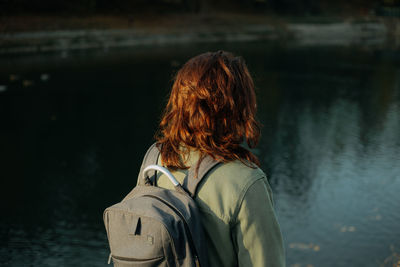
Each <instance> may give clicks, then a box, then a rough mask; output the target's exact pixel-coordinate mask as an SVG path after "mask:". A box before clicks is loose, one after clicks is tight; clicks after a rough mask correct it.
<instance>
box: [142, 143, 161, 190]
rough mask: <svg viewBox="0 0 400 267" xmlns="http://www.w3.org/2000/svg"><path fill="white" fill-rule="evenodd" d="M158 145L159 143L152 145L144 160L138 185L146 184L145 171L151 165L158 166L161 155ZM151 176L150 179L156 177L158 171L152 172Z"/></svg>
mask: <svg viewBox="0 0 400 267" xmlns="http://www.w3.org/2000/svg"><path fill="white" fill-rule="evenodd" d="M156 145H157V143H154V144H152V145H151V146H150V148H149V149H148V150H147V152H146V155H145V156H144V158H143V162H142V166H141V167H140V172H139V176H138V185H145V184H146V181H145V178H144V177H143V170H144V169H145V168H146V167H147V166H149V165H152V164H157V161H158V157H159V155H160V150H159V149H158V147H157V146H156ZM149 174H150V176H149V177H152V176H155V175H156V170H151V171H150V172H149Z"/></svg>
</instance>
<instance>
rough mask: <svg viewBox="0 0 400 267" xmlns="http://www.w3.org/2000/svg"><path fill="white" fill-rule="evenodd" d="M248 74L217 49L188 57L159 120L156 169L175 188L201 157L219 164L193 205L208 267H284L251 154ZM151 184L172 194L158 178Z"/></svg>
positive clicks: (264, 186) (267, 193)
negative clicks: (171, 176) (167, 173)
mask: <svg viewBox="0 0 400 267" xmlns="http://www.w3.org/2000/svg"><path fill="white" fill-rule="evenodd" d="M255 113H256V97H255V93H254V84H253V80H252V78H251V76H250V73H249V71H248V69H247V67H246V65H245V63H244V61H243V60H242V59H241V58H240V57H235V56H233V55H232V54H231V53H228V52H224V51H218V52H216V53H210V52H209V53H205V54H201V55H199V56H196V57H194V58H192V59H190V60H189V61H188V62H187V63H186V64H185V65H184V66H183V67H182V68H181V69H180V70H179V72H178V73H177V76H176V79H175V82H174V85H173V87H172V92H171V95H170V98H169V101H168V104H167V106H166V109H165V113H164V115H163V117H162V120H161V123H160V127H159V134H158V135H157V136H156V139H157V143H158V145H159V147H160V148H161V158H160V159H159V163H160V164H162V165H163V166H165V167H167V168H168V169H170V170H171V171H173V172H172V173H173V174H174V176H175V177H176V178H177V180H178V181H180V182H182V181H183V179H184V177H185V175H186V173H187V170H188V168H189V167H190V166H192V165H193V164H197V163H198V162H199V160H200V161H201V160H202V159H203V158H204V157H205V156H206V155H209V156H211V157H212V158H214V159H215V160H218V161H221V162H223V164H220V165H218V167H217V168H215V169H213V170H212V171H211V172H210V173H209V174H208V175H207V177H205V178H204V179H203V180H202V182H201V185H200V187H199V189H198V193H197V196H196V197H195V201H196V203H197V205H198V207H199V209H200V212H201V218H202V223H203V227H204V231H205V235H206V240H207V251H208V257H209V262H210V265H211V266H215V267H223V266H226V267H228V266H246V267H248V266H260V267H261V266H267V267H269V266H285V259H284V251H283V246H282V237H281V232H280V229H279V225H278V223H277V221H276V217H275V213H274V210H273V203H272V196H271V189H270V187H269V184H268V181H267V178H266V176H265V174H264V172H263V171H262V170H261V169H259V167H258V166H259V165H260V164H259V161H258V159H257V157H256V156H255V155H253V154H252V153H251V152H250V151H249V150H247V149H246V148H244V147H243V146H242V144H243V143H244V142H247V144H248V146H249V147H250V148H253V147H255V146H256V144H257V142H258V139H259V136H260V129H259V124H258V123H257V121H256V120H255ZM157 184H158V186H160V187H164V188H172V185H171V183H170V181H169V180H168V179H167V178H166V177H165V176H164V175H161V176H160V177H159V178H158V182H157Z"/></svg>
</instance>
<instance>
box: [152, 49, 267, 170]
mask: <svg viewBox="0 0 400 267" xmlns="http://www.w3.org/2000/svg"><path fill="white" fill-rule="evenodd" d="M256 109H257V107H256V95H255V92H254V83H253V79H252V78H251V75H250V73H249V71H248V69H247V66H246V64H245V62H244V60H243V59H242V58H241V57H235V56H233V55H232V54H231V53H228V52H224V51H218V52H215V53H211V52H207V53H204V54H201V55H198V56H196V57H194V58H192V59H190V60H189V61H188V62H186V64H185V65H184V66H183V67H182V68H181V69H180V70H179V71H178V73H177V75H176V77H175V81H174V84H173V86H172V91H171V94H170V97H169V101H168V104H167V106H166V108H165V111H164V114H163V117H162V119H161V122H160V126H159V131H158V134H157V135H156V140H157V144H158V146H159V147H160V149H161V157H162V164H163V165H164V166H167V167H168V168H169V169H172V170H176V169H187V166H185V165H184V163H183V161H182V159H183V158H185V156H187V153H188V150H183V149H182V147H183V148H189V149H194V150H198V151H199V152H200V155H201V157H200V160H202V159H203V158H204V156H205V155H210V156H211V157H212V158H214V159H215V160H219V161H222V162H229V161H233V160H240V161H242V162H243V163H244V164H246V165H247V166H250V167H254V165H252V163H254V164H256V165H258V166H259V161H258V159H257V157H256V156H255V155H253V154H252V153H251V152H250V151H249V150H247V149H246V148H244V147H242V146H241V144H242V143H243V142H244V141H246V142H247V144H248V146H249V147H250V148H253V147H255V146H256V145H257V143H258V139H259V136H260V127H259V123H258V122H257V121H256V119H255V113H256ZM181 156H182V157H181Z"/></svg>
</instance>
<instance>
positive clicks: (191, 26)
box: [0, 16, 400, 55]
mask: <svg viewBox="0 0 400 267" xmlns="http://www.w3.org/2000/svg"><path fill="white" fill-rule="evenodd" d="M103 21H104V20H103ZM111 22H112V21H108V22H107V23H105V24H103V25H101V23H100V24H99V23H98V22H97V25H100V26H99V28H96V25H92V26H90V27H88V25H85V24H84V23H82V21H80V22H77V24H76V25H75V26H74V27H70V28H69V29H68V27H66V25H64V26H63V27H60V30H43V31H37V30H26V31H24V30H21V29H20V30H16V31H14V32H4V31H3V32H1V33H0V54H3V55H4V54H20V53H40V52H48V51H70V50H84V49H94V48H95V49H105V50H107V49H109V48H115V47H134V46H138V45H163V44H178V43H202V42H229V41H261V40H284V41H285V40H290V41H293V43H295V44H298V45H305V46H320V45H325V46H332V45H338V46H349V45H362V46H378V47H390V48H395V49H397V48H398V46H399V44H400V23H399V20H398V19H393V18H378V17H365V18H356V19H354V18H353V19H352V18H350V19H349V18H347V19H345V18H342V19H338V18H336V19H331V20H329V19H325V20H316V19H314V20H310V19H309V20H307V19H303V20H301V19H299V20H297V21H296V20H294V22H293V21H290V20H285V19H282V18H279V19H277V18H274V17H260V16H236V17H235V16H225V17H221V16H219V17H212V16H205V17H204V16H203V17H197V18H189V17H186V16H185V17H181V18H180V17H174V18H172V19H168V18H167V19H164V20H163V19H158V21H157V20H155V21H147V22H146V21H144V22H143V21H136V22H135V23H133V24H132V25H131V26H130V27H129V26H128V25H124V24H123V23H122V22H121V21H113V23H111ZM42 23H43V22H42ZM79 23H80V24H79ZM94 24H95V23H94ZM106 24H107V25H106ZM70 26H71V25H70ZM80 27H81V28H80Z"/></svg>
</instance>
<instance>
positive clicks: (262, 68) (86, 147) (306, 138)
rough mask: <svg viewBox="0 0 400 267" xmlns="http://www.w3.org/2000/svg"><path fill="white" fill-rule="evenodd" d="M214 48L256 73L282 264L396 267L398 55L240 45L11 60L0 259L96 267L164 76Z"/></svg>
mask: <svg viewBox="0 0 400 267" xmlns="http://www.w3.org/2000/svg"><path fill="white" fill-rule="evenodd" d="M221 48H222V49H226V50H231V51H233V52H236V53H238V54H241V55H243V56H244V57H245V58H246V60H247V62H248V65H249V67H250V69H251V70H252V72H253V73H254V77H255V82H256V84H257V87H258V92H257V93H258V105H259V118H260V120H261V121H262V123H263V125H264V128H263V136H262V139H261V142H260V146H259V148H258V149H257V150H256V151H255V152H256V153H257V154H258V155H259V157H260V158H261V160H262V165H263V166H262V167H263V169H264V170H265V171H266V172H267V174H268V175H269V178H270V182H271V186H272V188H273V191H274V197H275V203H276V209H277V214H278V217H279V221H280V223H281V226H282V231H283V234H284V238H285V244H286V250H287V258H288V266H294V267H305V266H328V267H329V266H380V265H382V266H391V265H390V263H391V262H395V261H396V260H398V257H397V256H396V255H398V253H400V227H399V224H398V222H399V221H400V212H399V211H400V194H398V192H399V191H400V153H399V151H400V119H399V118H400V85H399V81H400V75H399V74H400V72H399V71H400V66H399V59H400V56H399V54H398V53H397V52H393V51H374V50H365V49H362V48H329V49H326V48H296V47H286V48H285V47H284V46H282V45H281V44H279V45H276V44H263V43H242V44H219V45H217V44H210V45H204V44H203V45H202V46H192V47H185V46H182V47H180V49H175V48H171V47H163V48H152V49H146V48H142V49H139V50H134V51H132V50H126V51H115V52H113V53H111V54H104V53H78V54H76V55H71V56H70V57H68V58H62V57H59V56H57V55H41V56H31V57H24V58H7V60H6V61H4V62H5V64H3V65H2V66H0V84H1V85H2V86H4V87H5V88H6V89H7V90H3V91H2V92H1V93H0V121H1V123H2V127H1V131H0V147H1V148H2V151H3V153H1V154H0V162H2V170H3V171H2V173H3V177H5V178H3V177H2V179H1V181H0V183H1V184H0V186H1V188H2V189H3V190H2V191H3V192H2V195H1V196H2V200H3V203H10V204H8V205H6V207H4V210H3V212H4V214H7V216H2V217H1V219H0V237H1V240H2V243H1V245H0V256H1V258H2V260H1V263H4V265H5V266H58V265H62V266H105V265H106V261H107V256H108V245H107V241H106V236H105V231H104V226H103V224H102V211H103V209H104V208H105V207H106V206H109V205H110V204H112V203H115V202H116V201H118V200H120V199H121V197H123V196H124V195H125V194H126V193H127V192H128V191H129V190H130V189H131V187H132V186H133V184H135V176H136V174H137V170H138V168H139V165H140V161H141V157H142V155H143V152H144V150H145V148H146V147H147V146H148V145H149V144H150V143H151V142H152V139H151V138H152V135H153V133H154V130H155V127H156V125H157V121H158V119H159V115H160V112H161V108H162V106H163V105H164V104H165V96H166V94H167V92H168V90H169V87H170V85H171V84H170V78H171V74H172V72H173V70H176V69H177V68H179V65H180V64H181V62H184V61H185V60H186V59H187V58H189V57H191V56H193V55H196V54H198V53H200V52H203V51H204V50H217V49H221ZM391 256H392V257H391ZM385 259H386V262H385Z"/></svg>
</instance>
